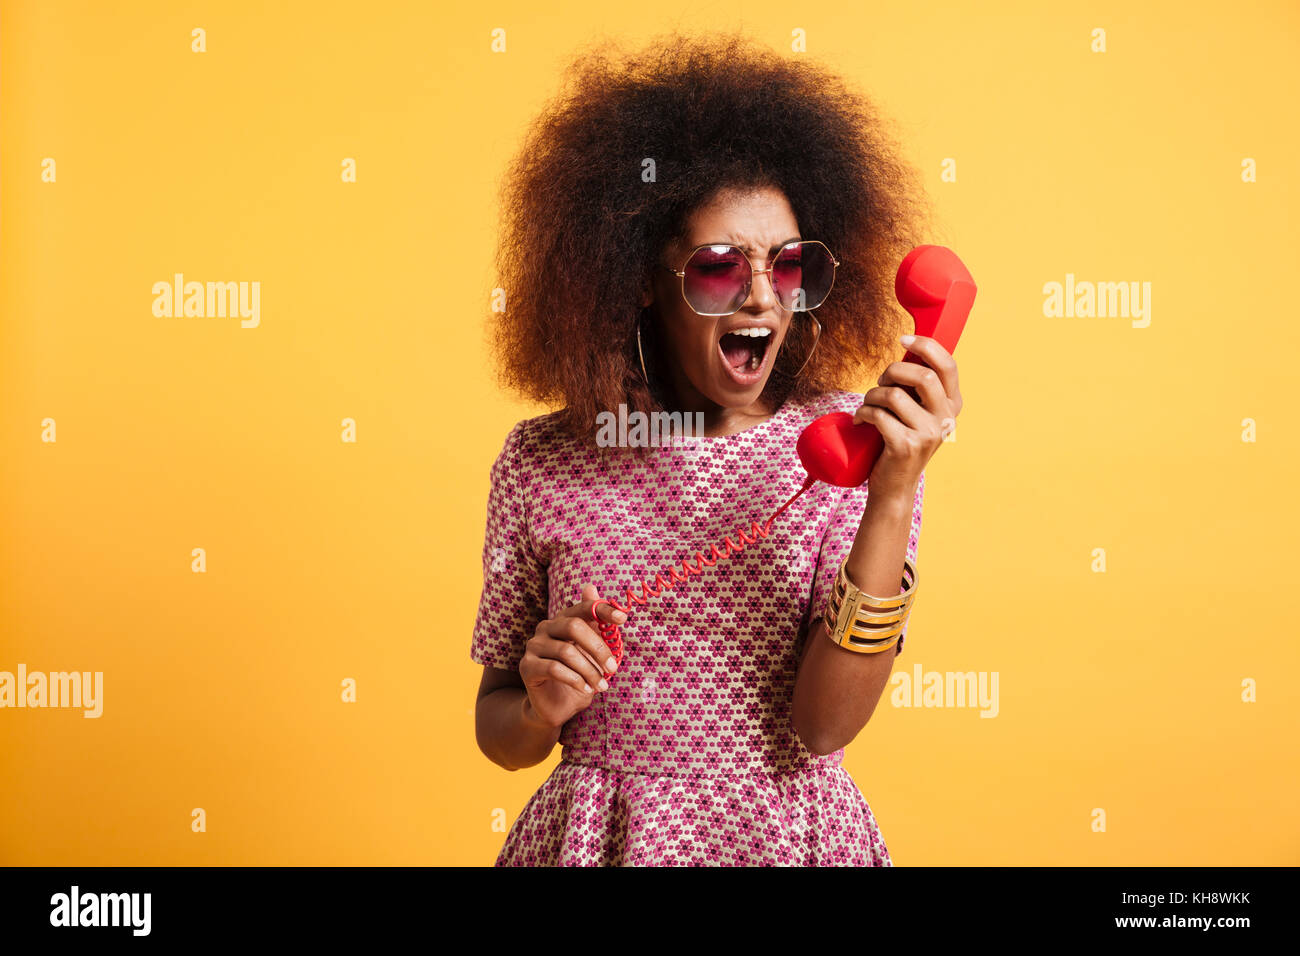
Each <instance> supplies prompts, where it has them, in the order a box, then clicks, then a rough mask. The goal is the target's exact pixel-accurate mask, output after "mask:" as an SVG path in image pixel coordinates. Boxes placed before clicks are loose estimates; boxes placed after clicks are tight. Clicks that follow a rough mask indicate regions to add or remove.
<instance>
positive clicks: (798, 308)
mask: <svg viewBox="0 0 1300 956" xmlns="http://www.w3.org/2000/svg"><path fill="white" fill-rule="evenodd" d="M839 264H840V261H839V260H838V259H836V258H835V257H834V256H833V255H831V251H830V250H829V249H827V248H826V246H825V244H823V243H820V242H818V241H817V240H815V239H797V240H795V241H793V242H788V243H786V244H785V245H784V246H782V247H781V249H780V250H779V251H778V252H777V253H776V255H775V256H773V257H772V258H771V259H770V260H769V261H768V266H767V268H765V269H755V268H754V267H753V265H752V264H751V263H750V261H749V257H748V256H747V255H745V253H744V250H742V249H739V248H737V247H736V246H732V245H727V244H725V243H706V244H705V245H702V246H697V247H696V248H695V249H693V250H691V254H690V255H689V256H687V258H686V263H685V264H684V265H683V266H682V267H681V269H674V268H672V267H671V266H666V265H663V263H660V266H661V267H662V268H664V269H667V270H668V271H669V272H671V273H672V274H673V275H675V276H679V277H681V280H682V296H683V297H684V298H685V299H686V304H687V305H689V306H690V307H691V308H692V309H693V310H695V312H697V313H699V314H700V315H732V314H734V313H736V312H739V311H740V308H741V306H743V305H744V304H745V301H746V300H747V299H748V298H749V291H750V289H751V288H752V287H753V284H754V276H756V275H761V274H762V273H765V272H766V273H767V274H768V275H769V276H770V278H771V282H772V290H773V291H774V292H775V293H776V297H777V300H778V301H779V302H780V303H781V306H782V307H783V308H785V309H786V310H788V311H790V312H806V311H808V310H810V309H815V308H817V307H818V306H819V305H821V304H822V303H823V302H825V301H826V297H827V296H828V295H830V292H831V286H833V285H834V284H835V267H836V266H838V265H839Z"/></svg>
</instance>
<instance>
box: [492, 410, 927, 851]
mask: <svg viewBox="0 0 1300 956" xmlns="http://www.w3.org/2000/svg"><path fill="white" fill-rule="evenodd" d="M861 404H862V396H861V395H858V394H854V393H851V392H832V393H829V394H826V395H822V396H819V397H818V398H816V399H814V400H812V401H810V402H806V403H802V404H800V403H795V402H792V401H788V402H786V403H785V404H784V405H782V406H781V408H779V409H778V410H777V411H776V413H775V414H774V415H772V416H771V417H770V418H768V419H766V420H764V421H763V422H761V423H760V424H758V425H756V426H754V427H752V428H750V429H748V430H746V431H742V432H738V433H736V434H732V435H724V436H720V437H716V438H698V439H693V440H692V442H693V444H692V445H689V446H687V447H682V446H680V445H679V446H677V447H657V448H652V449H650V452H651V456H650V457H649V458H648V459H644V458H643V459H637V458H633V457H631V456H630V453H628V452H627V451H626V450H622V449H607V448H606V449H598V448H596V447H595V446H594V442H593V441H588V442H587V444H586V446H584V445H583V443H581V442H578V441H577V440H575V439H573V438H572V437H569V436H567V435H566V434H565V433H564V432H563V431H562V430H561V429H560V427H559V425H558V422H557V416H556V414H555V413H552V414H550V415H542V416H539V417H537V418H532V419H528V420H526V421H522V422H520V423H518V424H517V425H516V426H515V427H514V428H513V429H512V430H511V432H510V434H509V435H508V436H507V438H506V440H505V445H504V447H503V448H502V450H501V454H500V455H499V456H498V458H497V460H496V462H495V464H494V465H493V466H492V471H491V482H492V484H491V491H490V494H489V498H488V508H487V533H486V536H485V540H484V546H483V593H482V597H481V600H480V603H479V609H478V617H477V620H476V622H475V625H474V634H473V640H472V643H471V649H470V656H471V657H472V658H473V659H474V660H475V661H476V662H478V663H479V664H485V665H489V666H492V667H500V668H509V669H511V670H517V669H518V667H519V662H520V660H521V659H522V658H523V655H524V644H525V642H526V641H527V640H528V639H529V638H530V637H532V635H533V633H534V630H535V629H536V625H537V623H538V622H539V621H541V620H542V619H543V618H549V617H554V616H555V615H556V613H557V612H559V611H560V610H561V609H562V608H565V607H568V606H569V605H571V604H576V603H577V602H578V601H579V600H580V592H581V589H582V585H583V584H585V583H587V582H590V583H592V584H594V585H595V586H596V589H597V590H598V591H599V593H600V594H601V595H603V596H604V597H606V598H611V597H612V598H615V599H617V600H618V601H619V603H621V604H625V605H626V604H627V600H626V592H627V589H628V588H629V587H634V588H635V590H636V593H638V594H640V593H641V588H640V582H641V580H642V579H643V578H646V577H648V578H649V579H650V580H651V581H653V580H654V577H655V575H656V574H658V573H661V572H662V573H666V572H667V571H668V569H669V568H670V567H673V566H674V565H676V566H677V567H679V568H680V566H681V562H682V560H683V559H685V558H688V557H691V558H692V563H694V562H693V556H694V555H695V553H696V552H697V551H699V550H702V549H706V548H707V547H708V546H709V545H710V544H714V543H717V544H721V542H722V541H723V540H724V539H725V538H726V537H727V536H728V535H730V536H731V537H732V540H733V541H736V540H738V539H737V537H736V532H737V530H738V529H745V530H746V531H748V530H749V529H750V526H751V524H752V523H753V522H755V521H758V522H762V521H764V520H766V519H767V518H768V517H769V516H770V515H771V514H772V513H773V512H774V511H775V510H776V509H777V508H779V507H780V506H781V505H782V504H784V503H785V502H786V501H787V500H788V499H789V498H790V496H791V495H793V494H794V493H795V492H796V491H798V490H799V486H800V485H801V484H802V482H803V479H804V478H805V477H806V473H805V472H804V470H803V467H802V465H801V464H800V463H799V459H798V456H797V454H796V451H795V442H796V440H797V439H798V437H799V433H800V432H801V431H802V430H803V427H804V426H805V425H807V424H808V423H809V422H811V421H812V420H813V419H814V418H816V417H818V416H819V415H823V414H825V413H827V412H831V411H847V412H850V413H852V412H854V411H856V410H857V409H858V408H859V407H860V406H861ZM593 433H594V429H593ZM620 455H621V456H623V457H618V456H620ZM924 491H925V476H924V474H923V475H922V476H921V479H920V481H919V482H918V483H917V490H916V498H915V502H914V505H913V512H912V525H911V534H910V538H909V542H908V547H907V552H908V555H909V556H910V557H911V558H912V559H913V560H915V559H916V547H917V538H918V535H919V534H920V528H921V501H922V497H923V495H924ZM866 498H867V485H862V486H860V487H858V488H840V487H836V486H831V485H826V484H822V483H820V482H819V483H817V484H815V485H813V486H812V487H811V488H810V489H809V490H808V491H807V492H805V493H804V494H803V495H802V496H801V497H800V498H799V499H798V500H797V501H796V502H795V503H794V504H793V505H791V506H790V508H788V509H787V510H786V511H785V512H784V513H783V514H782V515H781V516H780V517H778V518H777V520H776V522H775V523H774V524H773V525H772V529H771V533H770V535H769V536H768V537H767V538H760V540H759V541H758V543H757V544H754V545H747V546H746V547H745V548H744V550H743V551H741V552H740V553H738V554H733V555H732V556H731V557H730V558H728V559H726V560H722V561H719V562H718V563H717V564H716V565H715V566H713V567H711V568H710V567H705V569H704V572H703V574H702V575H700V576H692V577H690V579H689V581H688V582H687V583H685V584H678V585H677V586H676V587H675V588H674V589H673V590H665V591H664V592H663V593H662V594H661V595H660V596H658V597H652V598H651V599H650V601H649V603H648V604H646V605H644V606H642V605H637V606H635V607H634V608H633V610H632V612H631V614H630V615H629V618H628V620H627V622H626V623H625V624H623V626H622V633H623V643H624V657H623V661H622V663H621V665H620V666H619V668H618V671H617V672H616V673H615V674H614V676H613V677H612V678H610V680H609V690H607V691H604V692H601V691H597V692H596V694H595V696H594V700H593V702H592V703H591V705H590V706H588V707H587V709H586V710H583V711H581V712H580V713H578V714H576V715H574V716H573V717H572V718H571V719H570V720H569V721H568V722H567V723H566V724H565V725H564V726H563V728H561V733H560V741H559V742H560V745H561V748H562V750H561V760H560V763H559V764H558V765H557V766H556V767H555V769H554V770H553V771H552V773H551V775H550V777H548V778H547V780H546V781H545V782H544V783H543V784H542V785H541V787H540V789H538V791H537V792H536V793H535V794H534V795H533V797H532V798H531V799H530V800H529V801H528V803H527V805H526V806H525V807H524V809H523V812H522V813H520V815H519V817H518V819H517V820H515V822H514V824H513V825H512V827H511V829H510V832H509V833H508V834H507V836H506V840H505V845H504V846H503V847H502V849H501V853H500V855H499V856H498V858H497V861H496V865H497V866H556V865H610V866H642V865H651V866H661V865H790V866H831V865H858V866H892V865H893V864H892V862H891V860H890V857H889V852H888V850H887V849H886V848H885V842H884V840H883V839H882V837H881V835H880V829H879V827H878V826H877V824H876V819H875V817H874V815H873V814H872V812H871V808H870V807H869V806H868V804H867V801H866V800H865V799H864V798H863V796H862V794H861V792H860V791H859V790H858V787H857V785H856V783H855V782H854V781H853V779H852V778H851V777H850V776H849V772H848V771H847V770H846V769H845V768H844V767H843V766H842V765H841V761H842V759H843V756H844V751H843V750H839V751H836V752H835V753H833V754H827V755H824V756H818V755H816V754H813V753H812V752H811V751H809V750H808V749H807V748H806V747H805V746H804V745H803V743H802V742H801V741H800V739H799V737H798V735H797V734H796V733H795V732H794V729H793V728H792V727H791V725H790V705H791V700H792V697H793V694H794V684H795V677H796V674H797V672H798V664H799V659H800V654H801V651H802V649H803V641H804V639H805V638H806V636H807V629H808V623H809V621H815V620H816V619H817V616H819V615H820V614H821V612H822V610H823V609H824V608H825V606H826V602H827V600H828V599H829V596H830V589H831V585H832V583H833V582H834V579H835V575H836V573H837V572H838V570H839V565H840V563H841V561H842V560H843V559H844V558H845V557H846V556H847V555H848V553H849V549H850V548H851V546H852V544H853V539H854V536H855V535H856V533H857V529H858V524H859V522H860V521H861V518H862V512H863V508H864V507H865V505H866ZM900 590H901V588H900ZM904 634H906V632H904ZM896 646H897V651H896V652H895V653H897V652H901V650H902V648H903V640H901V639H900V640H899V642H898V644H897V645H896ZM885 653H889V652H888V651H886V652H885Z"/></svg>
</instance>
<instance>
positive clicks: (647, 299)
mask: <svg viewBox="0 0 1300 956" xmlns="http://www.w3.org/2000/svg"><path fill="white" fill-rule="evenodd" d="M654 300H655V294H654V290H653V289H652V288H651V286H650V276H649V275H646V276H644V277H643V278H642V279H641V308H643V309H644V308H646V307H647V306H649V305H651V304H652V303H653V302H654Z"/></svg>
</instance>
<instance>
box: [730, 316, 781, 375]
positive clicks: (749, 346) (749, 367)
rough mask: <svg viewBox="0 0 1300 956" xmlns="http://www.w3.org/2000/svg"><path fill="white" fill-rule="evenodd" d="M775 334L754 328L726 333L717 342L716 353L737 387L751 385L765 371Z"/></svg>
mask: <svg viewBox="0 0 1300 956" xmlns="http://www.w3.org/2000/svg"><path fill="white" fill-rule="evenodd" d="M773 338H775V334H774V333H773V332H772V330H771V329H768V328H761V327H758V326H755V327H753V328H749V329H737V330H736V331H735V332H728V333H727V334H726V335H724V336H723V337H722V338H721V339H720V340H719V341H718V353H719V354H720V355H721V356H722V365H723V368H724V369H725V370H726V372H727V374H728V375H730V376H731V378H732V380H733V381H735V382H736V384H738V385H753V384H754V383H755V382H757V381H758V380H759V379H760V378H762V377H763V374H764V373H765V372H766V371H767V354H768V352H769V351H770V350H771V345H772V339H773Z"/></svg>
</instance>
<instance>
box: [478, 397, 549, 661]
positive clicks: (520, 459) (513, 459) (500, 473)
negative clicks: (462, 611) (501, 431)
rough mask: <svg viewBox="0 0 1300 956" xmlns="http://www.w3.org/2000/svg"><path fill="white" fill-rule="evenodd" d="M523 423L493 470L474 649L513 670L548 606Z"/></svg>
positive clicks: (509, 437)
mask: <svg viewBox="0 0 1300 956" xmlns="http://www.w3.org/2000/svg"><path fill="white" fill-rule="evenodd" d="M523 425H524V423H523V422H520V423H519V424H517V425H515V427H514V428H513V429H512V430H511V431H510V434H509V435H507V436H506V440H505V445H504V446H503V447H502V449H501V453H500V454H499V455H498V456H497V459H496V462H495V463H494V464H493V465H492V470H491V473H490V475H491V482H492V485H491V490H490V491H489V492H488V503H487V530H486V532H485V534H484V535H483V592H482V595H481V596H480V598H479V605H478V616H477V618H476V619H475V621H474V635H473V639H472V641H471V643H470V652H469V656H470V657H471V658H472V659H473V660H474V661H475V662H477V663H479V664H486V665H490V666H492V667H500V668H506V669H509V670H515V669H517V668H518V667H519V662H520V661H521V660H523V656H524V645H525V644H526V643H527V642H528V639H529V638H530V637H532V636H533V632H534V631H535V630H536V629H537V625H538V623H539V622H540V621H542V620H543V619H544V618H545V617H546V610H547V587H548V585H547V567H546V565H545V564H543V563H542V562H541V561H539V560H538V558H537V555H536V552H535V551H534V548H533V541H532V538H531V536H530V535H529V531H528V501H529V499H528V494H527V489H526V480H527V474H526V472H525V468H526V467H527V466H526V464H525V459H524V454H523V452H524V430H523Z"/></svg>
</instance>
